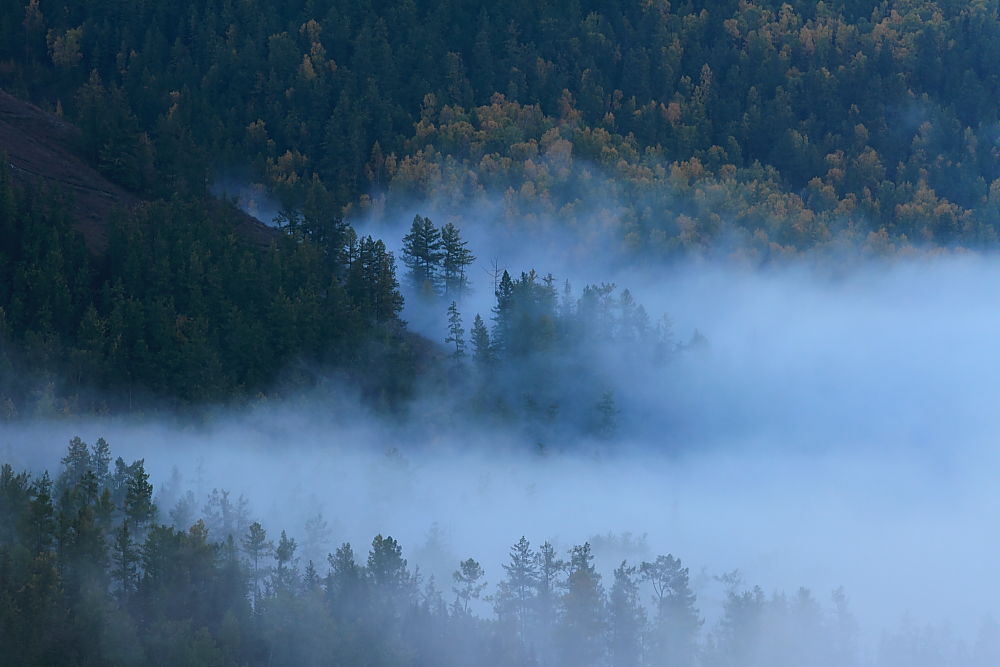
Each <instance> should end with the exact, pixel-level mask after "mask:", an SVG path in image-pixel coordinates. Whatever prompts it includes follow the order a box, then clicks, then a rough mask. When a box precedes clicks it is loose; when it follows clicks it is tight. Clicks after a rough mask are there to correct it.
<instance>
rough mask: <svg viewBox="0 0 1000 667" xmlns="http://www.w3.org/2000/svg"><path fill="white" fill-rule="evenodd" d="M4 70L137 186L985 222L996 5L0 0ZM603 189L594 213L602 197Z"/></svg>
mask: <svg viewBox="0 0 1000 667" xmlns="http://www.w3.org/2000/svg"><path fill="white" fill-rule="evenodd" d="M0 9H2V11H0V85H3V86H5V87H7V88H10V89H13V90H15V91H17V92H20V93H22V94H26V95H29V96H30V97H31V98H32V99H34V100H37V101H39V102H41V103H43V104H45V105H46V106H48V107H49V108H52V109H60V110H61V111H62V112H63V113H65V115H66V116H67V117H69V118H71V119H73V120H74V121H76V122H77V123H78V124H79V125H80V126H81V127H82V128H83V129H84V137H85V139H84V141H85V144H86V145H85V146H84V148H85V150H86V151H87V152H88V154H89V155H91V156H92V158H93V159H94V160H95V161H96V162H97V163H98V164H100V165H101V167H102V169H104V171H105V172H106V173H108V174H110V175H112V176H113V177H115V178H117V179H118V180H120V181H121V182H124V183H126V184H128V185H130V186H131V187H134V188H139V189H142V190H145V191H148V192H151V193H160V194H168V193H173V192H178V191H181V192H188V191H193V192H199V191H202V190H203V189H204V184H205V182H206V175H208V174H211V173H213V172H223V173H226V172H228V171H230V170H233V169H238V170H239V173H242V174H246V172H247V170H249V172H250V173H249V176H251V177H253V178H256V179H260V180H263V181H265V182H267V183H268V184H269V186H270V187H271V188H273V189H274V190H275V191H276V192H277V193H278V194H279V196H280V197H281V198H282V199H283V201H284V202H285V204H286V206H288V207H289V208H292V209H294V208H296V207H297V206H299V205H301V204H302V202H303V201H305V200H306V199H308V198H309V197H313V198H314V199H315V198H317V197H321V198H325V199H326V200H327V201H328V202H329V203H330V205H331V208H332V209H334V210H339V208H338V207H341V206H346V205H349V204H352V203H360V204H361V205H362V206H364V205H367V204H368V203H370V200H369V199H367V194H368V193H376V194H377V193H379V192H387V193H388V196H389V199H388V200H387V201H388V204H389V205H390V206H391V205H393V202H400V201H401V200H402V199H403V198H407V197H410V196H414V195H416V196H427V195H429V194H430V195H433V194H435V193H447V194H448V195H449V197H448V198H446V199H445V201H446V202H451V203H457V204H459V205H464V204H463V203H462V202H461V201H458V202H456V201H455V199H454V198H455V197H456V196H457V197H458V198H459V199H461V198H462V197H464V196H467V195H468V194H469V193H473V194H475V193H476V192H477V191H479V190H482V191H483V192H486V193H488V194H494V195H496V196H498V197H500V198H506V199H507V200H508V202H509V207H508V208H509V210H508V211H507V215H506V218H505V219H506V220H507V221H508V222H509V223H510V224H521V223H522V222H523V217H524V215H525V214H530V215H534V216H538V215H545V216H551V215H555V216H557V217H559V218H566V219H568V220H569V224H568V225H567V226H568V227H570V228H571V229H577V228H578V225H579V223H580V221H581V220H587V219H588V216H587V214H586V212H587V211H588V210H593V208H594V203H595V202H598V201H599V198H597V197H595V196H594V192H593V190H595V189H597V188H595V185H594V184H595V183H599V184H600V187H601V189H604V188H610V189H611V192H610V194H612V195H614V196H615V198H616V204H615V206H614V207H611V208H609V207H607V206H606V205H605V206H604V208H606V209H608V210H607V211H606V212H605V213H602V214H601V216H598V217H601V218H602V219H604V217H611V218H613V219H620V220H621V223H622V224H621V226H620V227H618V228H616V229H615V233H616V235H617V237H618V240H619V241H620V242H621V243H622V244H623V245H624V247H625V248H627V249H629V250H632V251H635V250H643V251H652V252H653V254H654V256H662V255H663V254H671V253H675V252H707V251H709V250H711V249H713V248H717V247H718V246H722V247H723V248H724V249H727V250H733V249H735V250H736V251H741V252H746V253H749V254H750V255H751V256H753V257H757V258H761V259H766V258H767V257H769V256H772V255H773V254H775V253H785V252H793V251H796V250H801V249H804V248H812V247H815V246H826V245H830V244H834V245H837V244H841V245H843V244H848V245H851V246H852V247H857V246H863V247H866V248H868V249H869V250H871V251H872V252H892V251H893V250H894V249H899V248H901V247H905V246H907V245H908V244H931V245H954V244H964V245H978V244H989V243H992V242H994V241H995V240H996V232H995V226H996V223H997V220H998V216H1000V208H998V206H1000V204H998V202H1000V194H998V193H1000V156H998V154H997V148H996V139H997V130H996V127H997V122H998V120H1000V117H998V110H997V105H996V104H995V101H996V100H997V99H998V98H1000V78H998V77H997V75H996V72H995V67H994V66H993V65H994V63H995V62H996V60H997V58H998V57H1000V21H998V20H997V7H996V5H995V3H991V2H971V3H956V2H948V1H944V0H941V1H937V2H935V1H931V0H920V1H913V0H886V1H884V2H872V3H859V2H853V1H849V0H832V1H831V2H825V3H822V4H817V3H807V2H799V1H793V2H787V3H778V2H762V3H751V2H743V1H739V0H727V1H725V2H712V3H704V2H681V3H665V2H633V3H624V4H622V5H616V6H610V5H608V4H607V3H602V2H596V1H593V0H582V1H577V2H571V3H569V4H568V5H567V4H566V3H557V2H540V3H539V2H509V3H503V4H502V5H497V4H495V3H494V4H488V5H487V4H483V3H474V2H445V3H420V2H418V3H408V2H390V3H382V4H378V5H372V4H365V3H361V4H358V3H349V2H344V1H343V0H324V1H322V2H304V1H301V0H300V1H297V2H286V3H281V4H280V5H275V4H274V3H267V2H260V1H259V0H249V1H247V2H239V3H237V2H222V3H210V2H204V1H200V2H188V3H184V4H183V5H177V4H167V5H162V4H161V5H157V4H155V3H153V4H151V3H142V2H139V3H126V4H122V3H117V2H86V3H83V2H78V1H67V0H29V1H28V2H27V3H24V2H22V0H4V2H3V3H0ZM598 210H600V209H598Z"/></svg>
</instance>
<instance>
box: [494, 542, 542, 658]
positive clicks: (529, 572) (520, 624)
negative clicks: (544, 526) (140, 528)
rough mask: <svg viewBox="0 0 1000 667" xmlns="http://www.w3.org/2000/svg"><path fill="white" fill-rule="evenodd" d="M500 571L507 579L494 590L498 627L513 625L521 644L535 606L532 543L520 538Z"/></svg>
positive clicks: (536, 565)
mask: <svg viewBox="0 0 1000 667" xmlns="http://www.w3.org/2000/svg"><path fill="white" fill-rule="evenodd" d="M503 569H504V572H506V573H507V578H506V579H504V580H503V581H501V582H500V584H499V586H498V587H497V595H496V599H495V600H494V605H493V607H494V611H495V612H496V615H497V618H498V619H499V620H500V622H501V624H507V623H509V624H510V625H512V626H513V630H514V634H515V635H516V637H517V639H518V642H519V643H520V644H521V645H524V644H525V643H526V642H527V634H528V626H529V623H530V621H531V617H532V612H533V611H534V606H535V595H536V589H537V587H538V562H537V561H536V554H535V552H534V551H533V550H532V548H531V544H530V543H529V542H528V540H527V539H526V538H525V537H524V536H523V535H522V536H521V539H520V540H518V541H517V544H515V545H514V546H512V547H511V548H510V558H509V560H508V561H507V562H506V563H505V564H504V565H503Z"/></svg>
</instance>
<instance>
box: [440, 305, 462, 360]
mask: <svg viewBox="0 0 1000 667" xmlns="http://www.w3.org/2000/svg"><path fill="white" fill-rule="evenodd" d="M444 342H445V343H451V344H452V345H454V346H455V349H454V351H453V352H452V353H451V356H452V358H453V359H455V361H461V360H462V358H463V357H465V329H464V328H463V327H462V315H461V314H460V313H459V312H458V304H457V303H455V302H454V301H452V302H451V305H450V306H448V337H447V338H445V339H444Z"/></svg>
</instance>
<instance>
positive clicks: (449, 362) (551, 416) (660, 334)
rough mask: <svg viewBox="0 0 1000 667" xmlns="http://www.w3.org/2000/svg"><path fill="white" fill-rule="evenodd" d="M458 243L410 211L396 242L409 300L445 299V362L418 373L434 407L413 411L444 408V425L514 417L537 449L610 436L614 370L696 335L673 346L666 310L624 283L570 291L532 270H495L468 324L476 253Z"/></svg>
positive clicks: (649, 363) (663, 359)
mask: <svg viewBox="0 0 1000 667" xmlns="http://www.w3.org/2000/svg"><path fill="white" fill-rule="evenodd" d="M467 245H468V244H467V243H466V242H465V241H464V240H463V239H462V235H461V231H460V230H459V229H458V228H457V227H455V225H454V224H453V223H450V222H449V223H445V224H444V225H443V226H442V227H441V228H438V227H437V226H436V225H435V224H434V222H433V220H431V219H430V218H428V217H424V216H420V215H417V216H416V217H415V218H414V220H413V222H412V224H411V226H410V230H409V232H408V233H407V234H406V235H405V236H404V237H403V244H402V252H401V255H402V261H403V263H404V264H405V265H406V267H407V270H406V274H405V276H404V280H405V281H406V282H407V283H409V286H410V288H411V290H412V293H413V295H414V297H413V298H414V299H415V300H417V301H418V302H419V304H418V307H421V308H424V309H426V310H428V311H430V312H433V311H434V310H442V309H443V307H444V306H445V305H446V304H447V322H446V326H447V336H446V337H445V338H444V339H443V343H444V353H445V355H446V359H443V363H442V364H441V365H439V367H437V368H435V369H433V370H434V371H435V372H432V373H430V374H428V375H429V376H430V377H429V378H425V380H426V381H427V382H430V383H431V385H432V386H433V385H434V383H437V385H438V386H437V387H435V390H434V391H432V392H431V393H432V394H433V395H434V397H435V400H436V401H437V402H438V403H439V404H438V405H437V406H434V405H431V406H420V407H418V408H417V409H423V408H424V407H426V408H427V409H429V410H432V411H433V410H439V411H442V413H443V414H441V415H440V418H442V419H443V420H445V421H447V420H448V419H449V417H448V416H447V415H449V414H450V415H451V417H450V418H451V419H454V418H459V419H464V418H469V417H471V416H475V417H477V418H480V419H482V418H487V419H497V420H500V421H503V422H506V423H507V424H511V423H514V424H517V425H518V426H520V427H522V428H523V429H524V430H525V431H526V435H527V436H528V439H529V440H531V441H533V442H534V443H535V444H536V445H540V446H545V445H546V444H547V443H549V442H550V441H552V440H554V439H556V436H566V435H569V436H571V439H574V440H575V439H576V437H577V436H580V435H589V436H591V437H596V438H603V439H610V438H611V437H612V436H614V435H615V434H616V431H617V427H618V416H619V412H620V409H619V406H618V405H617V404H616V398H615V392H614V385H615V384H617V381H616V380H615V378H621V377H622V374H623V373H625V374H628V373H629V372H630V371H631V370H633V369H636V368H638V367H643V368H649V367H654V368H661V367H663V366H665V365H666V364H668V363H669V362H670V361H671V359H672V358H673V357H674V355H675V354H677V353H678V352H680V351H682V350H683V349H685V348H686V347H688V346H690V345H698V344H701V343H704V338H703V337H701V335H700V334H697V333H696V334H695V336H694V338H693V339H692V340H691V341H689V342H688V343H686V344H678V343H677V342H676V341H675V340H674V337H673V330H672V325H671V321H670V319H669V317H667V316H666V315H665V314H664V315H661V316H660V317H659V318H658V319H656V320H654V319H652V318H651V317H650V316H649V314H648V313H647V312H646V309H645V307H644V306H643V305H642V304H640V303H638V302H637V301H636V300H635V298H634V297H633V296H632V293H631V292H630V291H629V290H628V289H624V290H621V291H620V292H619V291H618V288H617V286H616V285H615V284H613V283H602V284H600V285H587V286H585V287H584V288H583V291H582V293H581V294H580V295H579V296H577V295H576V294H575V293H574V291H573V288H572V286H571V285H570V284H569V282H568V281H565V282H563V283H562V284H561V285H559V284H557V281H556V279H555V278H554V277H553V276H552V275H551V274H547V275H545V276H541V275H539V274H538V273H537V272H536V271H535V270H530V271H527V272H521V274H520V276H519V277H516V278H515V277H512V276H511V275H510V272H509V271H507V270H503V271H501V270H500V269H499V267H495V269H494V271H495V273H494V276H493V278H494V283H495V284H494V285H493V293H494V296H495V298H496V301H495V303H494V305H493V307H492V308H491V310H490V311H489V312H488V313H485V317H484V316H483V314H482V313H475V314H474V315H472V314H471V313H469V314H468V315H472V318H471V322H469V321H468V319H469V318H468V315H467V316H463V314H462V312H461V307H460V306H459V303H460V302H463V301H464V299H463V297H465V296H466V295H467V293H468V291H469V281H468V278H467V276H466V267H467V266H469V265H470V264H472V262H473V261H474V260H475V257H474V256H473V254H472V252H471V251H470V250H469V249H468V248H467ZM423 391H426V389H425V390H423ZM421 393H422V392H421V391H418V392H415V398H417V399H418V405H419V398H420V395H421ZM442 398H443V399H444V400H443V401H442ZM456 405H457V406H458V407H459V408H460V409H458V410H455V407H456Z"/></svg>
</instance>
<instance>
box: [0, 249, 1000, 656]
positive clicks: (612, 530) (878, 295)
mask: <svg viewBox="0 0 1000 667" xmlns="http://www.w3.org/2000/svg"><path fill="white" fill-rule="evenodd" d="M614 279H615V280H616V281H621V284H628V285H629V286H630V287H631V288H632V289H633V291H634V292H635V293H636V295H637V298H638V299H639V300H640V301H642V302H644V303H645V304H646V307H647V308H648V309H649V310H650V312H655V311H656V310H657V309H658V308H662V309H663V311H665V312H669V313H670V315H671V317H672V318H673V320H674V322H675V323H676V329H677V331H678V332H679V334H678V335H679V337H683V335H684V332H686V331H689V330H693V329H694V328H695V327H697V328H699V330H701V331H702V332H703V333H704V334H705V336H706V337H707V339H708V345H707V346H703V347H700V348H698V349H697V350H689V351H687V352H685V353H682V354H680V355H678V357H677V358H676V359H675V360H674V361H673V362H672V363H670V364H668V365H667V366H666V367H664V368H657V369H635V368H632V369H627V371H628V372H627V373H626V372H619V373H618V374H617V375H616V374H615V373H614V369H608V372H609V374H610V377H613V378H614V382H615V391H616V393H617V395H618V396H619V405H620V407H621V415H620V416H619V421H620V428H619V437H618V438H617V439H615V440H613V441H611V442H602V443H578V442H556V443H551V445H550V446H549V447H547V448H546V450H545V452H544V453H539V452H538V451H537V450H536V449H535V448H534V447H533V446H532V445H533V443H529V442H522V441H520V440H519V437H518V435H517V434H516V432H511V433H504V432H499V431H496V430H491V429H484V428H479V427H478V426H477V424H476V423H475V422H465V421H459V422H458V423H457V425H454V426H451V427H448V428H440V427H438V426H437V425H436V424H434V423H427V422H426V420H424V419H423V417H422V413H421V410H420V409H419V404H418V407H417V408H415V409H414V410H413V414H412V415H411V419H412V420H413V422H412V424H410V425H407V424H402V425H400V424H395V425H390V424H387V423H383V422H380V421H379V420H377V419H375V418H374V417H372V416H366V415H365V413H364V411H363V410H361V409H343V408H337V407H335V402H334V401H331V400H329V398H328V397H324V396H314V397H311V398H310V399H308V400H303V401H302V402H298V403H296V404H294V405H291V404H287V405H273V404H272V405H266V404H265V405H263V406H259V407H257V408H254V409H247V410H245V411H242V412H239V413H237V414H231V413H230V414H219V415H217V416H216V417H215V418H213V419H210V420H208V421H207V422H202V423H201V424H200V425H198V426H193V425H190V424H188V425H183V424H182V423H180V422H178V423H174V424H167V423H147V422H144V421H143V420H141V419H114V420H101V419H95V420H87V421H56V422H48V423H33V424H23V423H21V424H8V425H5V426H3V427H2V429H0V451H4V450H5V451H4V453H5V457H4V458H5V460H12V461H13V462H14V463H15V464H18V465H20V466H28V467H31V468H33V469H36V470H37V469H40V468H41V467H49V468H54V467H55V466H56V464H57V460H58V457H59V456H60V455H61V454H62V451H63V449H64V448H65V444H66V441H67V440H68V439H69V438H70V437H72V436H73V435H81V436H82V437H84V439H85V440H88V441H91V442H92V441H93V440H95V439H96V438H97V437H99V436H104V437H105V438H107V439H108V440H109V442H110V443H111V446H112V448H113V451H114V453H115V454H116V455H121V456H123V457H125V458H126V459H127V460H128V459H132V458H140V457H143V458H145V459H146V463H147V469H148V470H150V471H151V472H152V474H153V477H152V481H153V482H154V484H155V485H156V486H157V488H162V487H161V485H163V484H166V483H169V481H170V478H171V470H172V468H173V467H175V466H176V468H177V469H178V470H179V472H180V474H181V480H182V488H183V489H190V490H192V491H194V492H195V494H196V496H197V497H198V508H199V509H200V507H201V505H202V504H203V503H204V498H205V496H206V494H208V493H209V492H210V491H211V489H212V488H216V487H218V488H225V489H228V490H230V491H231V492H232V493H233V496H234V497H235V496H237V495H239V494H246V496H247V498H248V499H249V501H250V503H251V507H250V511H251V515H252V516H253V517H255V518H260V519H261V520H262V521H263V522H264V523H265V526H267V527H268V529H269V530H270V531H272V532H274V531H280V530H281V529H283V528H284V529H287V530H288V531H289V533H290V534H292V535H297V536H299V537H300V541H301V536H302V534H303V530H304V525H305V522H306V520H307V519H308V518H309V517H310V516H314V515H315V514H316V513H317V512H322V514H323V516H324V518H325V519H326V520H327V522H328V523H329V525H330V530H331V532H330V535H329V544H328V545H327V546H325V547H324V548H323V553H325V551H328V550H332V549H333V548H334V547H335V546H336V545H337V544H339V543H340V542H343V541H350V542H352V543H353V544H354V545H355V548H356V550H357V551H359V552H362V553H363V551H364V550H365V549H366V545H367V544H368V543H369V542H370V540H371V537H372V536H373V535H374V534H375V533H383V534H391V535H393V536H394V537H396V538H397V539H398V540H399V541H400V543H401V544H402V545H403V548H404V555H405V556H407V557H408V558H409V559H410V562H411V565H414V564H420V565H421V567H422V569H423V570H424V572H425V573H427V572H429V573H435V574H436V575H437V576H438V578H439V581H440V578H441V577H444V578H445V581H446V582H448V583H450V582H449V581H448V579H447V578H448V576H449V574H450V572H451V571H452V570H454V569H455V567H456V565H457V562H458V560H460V559H463V558H467V557H469V556H472V557H475V558H477V559H478V560H480V561H481V562H482V563H483V565H484V567H485V569H486V579H487V581H488V582H489V583H490V585H491V586H493V585H495V584H496V583H497V581H499V579H500V578H502V574H503V573H502V570H501V569H500V562H499V559H501V558H503V557H505V555H506V553H507V549H508V547H509V546H510V545H511V544H513V543H514V542H515V541H516V540H517V539H518V538H519V537H520V536H521V535H525V536H527V537H528V538H529V539H530V540H532V542H533V543H536V544H537V543H541V542H542V541H544V540H551V541H552V542H553V543H554V544H556V545H557V546H558V547H559V548H560V549H561V550H565V549H568V548H569V547H570V546H572V545H574V544H578V543H582V542H583V541H585V540H588V539H591V540H592V539H594V538H595V536H604V538H603V539H600V540H598V541H597V543H596V544H595V552H596V554H597V556H598V560H599V565H600V568H601V571H602V572H603V573H604V574H605V577H606V578H607V577H609V576H610V568H612V567H614V566H615V565H617V561H619V560H620V559H621V558H629V559H630V560H633V561H638V560H642V559H643V558H647V559H648V558H651V557H653V556H655V555H656V554H660V553H672V554H674V555H677V556H679V557H680V558H682V559H683V560H684V563H685V565H688V566H690V567H691V569H692V577H693V581H694V583H695V585H696V586H697V587H698V588H697V589H696V592H697V593H698V595H699V606H700V608H701V609H702V612H703V614H704V615H705V616H706V617H707V618H708V619H709V622H708V623H706V629H707V628H709V627H710V626H711V619H712V618H713V617H714V615H716V614H717V613H718V609H719V604H720V600H721V596H722V590H723V587H722V586H721V584H719V583H718V582H717V581H715V580H714V579H713V578H712V577H713V576H714V575H720V574H722V573H725V572H729V571H731V570H733V569H737V568H738V569H740V571H741V572H742V575H743V578H744V580H745V581H746V582H747V584H749V585H752V584H760V585H761V586H762V587H763V588H764V590H765V591H768V592H770V591H772V590H784V591H786V592H788V593H790V594H791V593H792V592H794V591H795V589H796V588H797V587H798V586H800V585H803V586H807V587H809V588H811V589H812V590H813V592H814V594H815V596H816V597H817V598H818V599H820V600H822V601H826V600H827V599H828V595H829V592H830V591H831V590H833V589H834V588H835V587H838V586H841V585H843V586H845V587H846V590H847V594H848V597H849V599H850V600H851V606H852V609H853V611H854V612H855V613H856V615H857V616H858V617H859V618H860V619H861V620H862V622H863V625H864V627H865V628H867V630H868V637H869V640H870V642H871V644H870V645H874V642H875V641H876V638H877V636H878V630H879V629H883V628H891V627H895V626H896V625H897V624H898V623H899V621H900V619H901V618H902V617H903V615H904V614H907V613H909V614H910V615H911V616H912V618H913V619H915V620H916V622H918V623H923V622H929V623H934V624H936V625H941V624H948V625H950V626H951V627H952V628H953V630H954V631H955V633H956V634H958V635H960V636H963V637H966V638H970V639H971V638H972V637H974V635H975V631H976V629H977V628H978V627H979V624H980V622H981V620H982V619H983V617H984V616H985V615H986V614H987V613H989V612H990V611H991V610H992V611H996V606H995V591H996V590H997V584H998V578H997V574H996V562H997V560H998V556H1000V530H998V527H1000V526H998V523H1000V513H998V508H1000V491H998V487H997V485H996V484H995V475H996V471H997V469H998V463H1000V460H998V459H1000V456H998V454H997V450H996V446H995V442H996V438H997V434H998V433H1000V416H998V414H1000V413H997V411H996V410H995V408H994V406H996V405H997V403H998V399H1000V379H998V378H1000V375H998V374H997V373H996V372H995V366H997V364H998V354H997V352H996V341H997V340H998V334H1000V303H998V301H1000V298H998V297H997V294H996V292H995V289H994V288H993V286H994V285H996V284H1000V268H998V266H997V264H996V262H995V261H994V260H992V258H981V257H980V258H974V257H950V258H938V259H914V260H911V261H907V262H897V263H894V264H885V265H872V266H870V267H867V268H865V269H863V270H858V271H854V272H852V273H850V274H849V275H847V276H841V277H837V278H831V277H829V276H827V275H817V273H816V272H813V271H809V270H806V269H803V268H796V267H788V268H784V269H780V270H772V271H766V272H749V271H744V270H733V269H726V268H721V267H719V266H705V265H702V266H695V267H691V266H688V267H683V268H675V269H672V270H669V271H665V272H663V273H661V274H660V275H658V276H656V277H655V278H654V277H649V274H646V280H640V279H638V274H636V275H626V274H625V273H623V274H620V275H616V276H614ZM610 358H611V357H610V356H609V357H608V359H610ZM592 362H593V363H596V364H602V363H605V360H603V359H602V358H601V357H600V355H597V356H595V358H594V359H593V360H592ZM572 390H573V388H572V387H567V388H566V391H572ZM422 400H423V401H425V405H426V404H428V403H429V402H432V401H433V400H434V397H422ZM175 497H176V493H173V495H172V496H171V497H169V498H167V497H164V496H161V504H165V503H166V501H171V502H172V501H173V500H174V499H175ZM169 509H170V507H167V506H163V507H161V518H163V520H166V513H167V512H168V510H169ZM609 535H611V536H612V537H611V538H608V536H609ZM429 536H431V538H430V539H429ZM623 536H626V537H624V538H623ZM448 583H446V585H445V587H447V585H448Z"/></svg>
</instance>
